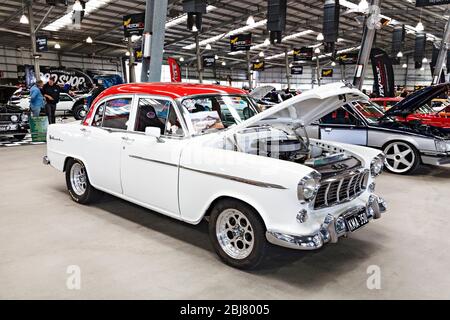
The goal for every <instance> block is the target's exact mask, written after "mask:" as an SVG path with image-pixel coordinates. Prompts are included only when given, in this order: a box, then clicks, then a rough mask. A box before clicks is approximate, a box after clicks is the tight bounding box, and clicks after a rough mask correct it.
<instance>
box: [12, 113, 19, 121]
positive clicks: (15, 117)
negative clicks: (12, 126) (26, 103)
mask: <svg viewBox="0 0 450 320" xmlns="http://www.w3.org/2000/svg"><path fill="white" fill-rule="evenodd" d="M11 121H12V122H17V121H19V117H18V116H16V115H12V116H11Z"/></svg>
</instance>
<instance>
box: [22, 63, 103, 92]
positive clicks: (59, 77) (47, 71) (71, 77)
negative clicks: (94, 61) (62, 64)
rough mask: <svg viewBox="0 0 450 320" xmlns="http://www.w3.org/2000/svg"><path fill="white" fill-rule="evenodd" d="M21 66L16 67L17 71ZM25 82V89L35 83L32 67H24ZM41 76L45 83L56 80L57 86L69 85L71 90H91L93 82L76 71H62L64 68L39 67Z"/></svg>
mask: <svg viewBox="0 0 450 320" xmlns="http://www.w3.org/2000/svg"><path fill="white" fill-rule="evenodd" d="M19 67H21V66H18V69H19ZM24 69H25V70H24V71H25V82H26V84H27V87H30V86H31V85H32V84H33V83H35V82H36V77H35V74H34V66H31V65H25V66H24ZM40 70H41V75H40V78H41V79H42V80H44V82H47V81H48V79H50V77H55V78H56V83H57V84H59V85H64V84H66V83H69V84H70V86H71V87H72V88H79V89H82V88H92V87H93V84H94V82H93V80H92V78H91V77H90V76H89V75H87V74H86V73H84V72H83V71H81V70H78V69H64V68H55V67H45V66H41V68H40Z"/></svg>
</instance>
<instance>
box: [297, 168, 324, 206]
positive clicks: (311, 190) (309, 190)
mask: <svg viewBox="0 0 450 320" xmlns="http://www.w3.org/2000/svg"><path fill="white" fill-rule="evenodd" d="M319 188H320V175H319V174H314V175H309V176H306V177H305V178H303V179H302V180H301V181H300V183H299V184H298V189H297V194H298V199H299V200H301V201H311V200H313V199H314V197H315V196H316V194H317V191H319Z"/></svg>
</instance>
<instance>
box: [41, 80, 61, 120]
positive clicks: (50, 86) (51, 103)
mask: <svg viewBox="0 0 450 320" xmlns="http://www.w3.org/2000/svg"><path fill="white" fill-rule="evenodd" d="M55 80H56V79H55V78H54V77H52V78H50V79H49V80H48V82H47V83H46V84H45V85H44V87H43V88H42V93H43V94H44V97H45V100H46V102H47V103H46V105H45V112H46V113H47V117H48V123H49V124H52V123H55V122H56V119H55V113H56V105H57V104H58V102H59V95H60V93H61V88H60V87H59V86H58V85H57V84H56V83H55Z"/></svg>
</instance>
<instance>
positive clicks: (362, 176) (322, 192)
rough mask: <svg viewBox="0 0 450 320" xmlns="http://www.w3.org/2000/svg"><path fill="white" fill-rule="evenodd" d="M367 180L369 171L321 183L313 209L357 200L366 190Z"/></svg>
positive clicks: (351, 173) (348, 174)
mask: <svg viewBox="0 0 450 320" xmlns="http://www.w3.org/2000/svg"><path fill="white" fill-rule="evenodd" d="M368 180H369V171H368V170H365V171H361V170H359V171H352V172H350V173H347V174H345V175H343V176H338V177H333V178H330V179H327V180H324V181H322V182H321V185H320V188H319V191H318V192H317V196H316V199H315V202H314V208H315V209H322V208H326V207H331V206H334V205H337V204H341V203H345V202H348V201H351V200H353V199H355V198H357V197H358V196H360V195H361V194H362V193H363V192H364V191H365V190H366V189H367V182H368Z"/></svg>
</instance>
